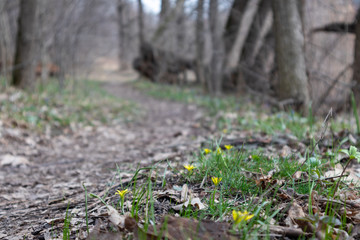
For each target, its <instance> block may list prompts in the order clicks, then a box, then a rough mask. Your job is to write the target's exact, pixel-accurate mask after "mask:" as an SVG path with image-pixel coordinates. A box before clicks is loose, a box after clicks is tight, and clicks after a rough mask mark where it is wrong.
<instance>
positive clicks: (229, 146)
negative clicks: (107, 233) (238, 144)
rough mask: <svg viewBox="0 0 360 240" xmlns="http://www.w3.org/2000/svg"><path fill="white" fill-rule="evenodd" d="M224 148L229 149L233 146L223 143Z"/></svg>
mask: <svg viewBox="0 0 360 240" xmlns="http://www.w3.org/2000/svg"><path fill="white" fill-rule="evenodd" d="M225 148H226V149H227V150H230V149H232V148H233V146H231V145H225Z"/></svg>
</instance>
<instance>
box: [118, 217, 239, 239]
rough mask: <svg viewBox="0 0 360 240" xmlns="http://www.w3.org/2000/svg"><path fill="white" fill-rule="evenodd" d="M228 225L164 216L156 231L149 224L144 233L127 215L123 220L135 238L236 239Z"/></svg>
mask: <svg viewBox="0 0 360 240" xmlns="http://www.w3.org/2000/svg"><path fill="white" fill-rule="evenodd" d="M230 226H231V225H230V224H228V223H218V222H214V221H211V220H202V221H197V220H193V219H188V218H180V217H173V216H166V217H164V218H163V219H162V221H161V223H159V224H158V225H157V226H156V231H155V230H154V228H153V227H152V226H150V227H149V229H148V232H147V233H145V232H144V231H143V230H142V229H140V228H139V227H138V226H137V223H136V221H135V219H133V218H130V217H128V218H126V220H125V227H126V229H127V230H129V231H132V232H134V235H135V238H137V239H169V240H188V239H204V240H207V239H225V240H226V239H238V236H233V235H231V234H230V233H229V232H228V230H229V229H230ZM160 234H161V235H160Z"/></svg>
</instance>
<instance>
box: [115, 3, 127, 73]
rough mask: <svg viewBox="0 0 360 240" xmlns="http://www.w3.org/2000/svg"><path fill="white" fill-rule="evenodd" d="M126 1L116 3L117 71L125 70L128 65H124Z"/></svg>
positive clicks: (125, 57) (125, 55) (125, 58)
mask: <svg viewBox="0 0 360 240" xmlns="http://www.w3.org/2000/svg"><path fill="white" fill-rule="evenodd" d="M126 5H127V4H126V0H118V3H117V13H118V29H119V32H118V34H119V38H118V39H119V40H118V41H119V70H125V69H127V68H128V65H127V63H126V60H127V50H126V46H127V44H128V43H127V42H125V40H126V39H127V38H126V36H125V34H126V31H125V30H126V29H125V21H126V19H125V11H126V10H127V9H126Z"/></svg>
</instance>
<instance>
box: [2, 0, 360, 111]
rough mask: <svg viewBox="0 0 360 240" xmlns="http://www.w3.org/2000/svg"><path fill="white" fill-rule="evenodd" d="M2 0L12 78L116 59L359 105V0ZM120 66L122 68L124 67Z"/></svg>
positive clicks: (28, 83) (316, 102)
mask: <svg viewBox="0 0 360 240" xmlns="http://www.w3.org/2000/svg"><path fill="white" fill-rule="evenodd" d="M153 4H160V9H161V10H160V12H159V13H155V12H153V11H151V10H150V8H149V6H146V5H145V6H143V2H142V1H141V0H137V1H129V0H61V1H59V0H2V1H0V70H1V76H2V78H3V79H5V80H4V83H5V84H9V85H14V86H16V87H21V88H27V89H31V88H33V87H34V85H35V83H37V82H39V83H44V82H47V81H53V80H52V79H53V78H49V77H55V78H56V79H57V81H59V84H60V85H64V84H65V79H67V78H80V77H86V76H87V75H88V74H89V73H90V72H91V70H92V69H94V68H95V67H96V64H98V60H99V59H117V60H118V61H117V62H118V68H119V70H121V71H122V70H126V69H129V68H132V67H133V68H134V69H136V70H137V71H138V72H139V73H140V74H141V75H143V76H144V77H146V78H147V79H149V80H150V81H154V82H159V83H170V84H180V85H182V84H189V83H191V84H197V85H199V86H201V87H202V89H203V90H204V91H206V92H208V93H209V94H212V95H221V94H229V93H236V94H245V93H248V94H251V95H253V96H255V97H258V98H261V99H263V100H264V101H268V102H269V103H271V104H274V105H276V106H278V107H281V108H283V107H286V106H291V107H294V108H295V109H297V110H300V111H302V112H304V113H305V112H307V111H308V109H309V106H310V105H311V106H312V107H311V109H312V111H313V112H314V113H323V112H326V111H327V110H328V109H329V108H330V107H332V108H334V109H335V110H337V111H341V110H345V109H346V108H347V107H348V105H349V104H348V103H349V98H350V93H351V91H353V92H354V95H355V98H356V100H357V102H358V106H360V104H359V103H360V22H358V21H357V15H359V16H360V12H359V10H358V9H359V1H351V0H227V1H218V0H208V1H205V0H197V1H195V0H161V1H153ZM119 74H121V72H119Z"/></svg>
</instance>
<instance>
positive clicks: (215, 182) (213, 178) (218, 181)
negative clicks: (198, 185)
mask: <svg viewBox="0 0 360 240" xmlns="http://www.w3.org/2000/svg"><path fill="white" fill-rule="evenodd" d="M211 180H212V181H213V183H214V185H215V186H217V185H219V183H220V182H221V180H222V178H217V177H212V178H211Z"/></svg>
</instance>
